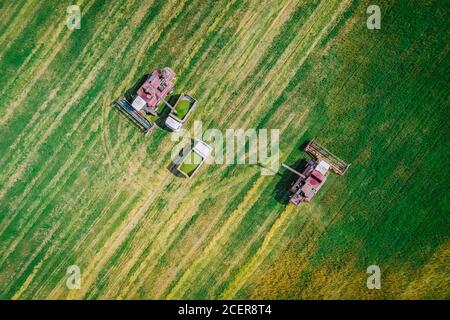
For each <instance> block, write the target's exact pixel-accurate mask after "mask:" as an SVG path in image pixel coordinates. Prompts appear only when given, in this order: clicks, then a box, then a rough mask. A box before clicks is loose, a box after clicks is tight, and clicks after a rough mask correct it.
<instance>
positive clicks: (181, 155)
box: [167, 145, 190, 179]
mask: <svg viewBox="0 0 450 320" xmlns="http://www.w3.org/2000/svg"><path fill="white" fill-rule="evenodd" d="M189 151H190V146H189V145H186V146H185V147H184V148H183V149H181V150H180V152H179V153H178V156H177V157H176V158H175V159H174V160H173V161H171V162H170V164H169V165H168V166H167V170H169V171H170V172H171V173H172V174H173V175H174V176H175V177H178V178H184V179H187V178H186V176H185V175H183V174H182V173H180V172H179V171H178V170H177V166H178V164H179V163H180V162H181V161H182V160H183V158H184V155H185V154H186V153H188V152H189Z"/></svg>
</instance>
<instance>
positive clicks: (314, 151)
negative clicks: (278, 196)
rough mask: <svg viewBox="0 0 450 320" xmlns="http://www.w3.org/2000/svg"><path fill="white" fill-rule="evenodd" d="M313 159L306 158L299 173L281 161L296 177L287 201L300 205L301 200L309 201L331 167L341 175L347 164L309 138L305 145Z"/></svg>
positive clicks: (321, 184)
mask: <svg viewBox="0 0 450 320" xmlns="http://www.w3.org/2000/svg"><path fill="white" fill-rule="evenodd" d="M305 151H306V152H308V153H309V154H310V155H311V156H313V157H314V158H315V160H308V161H307V162H306V167H305V168H304V169H303V172H302V173H300V172H298V171H296V170H294V169H292V168H291V167H289V166H287V165H286V164H284V163H283V166H284V167H285V168H287V169H288V170H290V171H291V172H293V173H295V174H296V175H297V176H298V179H297V180H296V181H295V182H294V184H293V185H292V187H291V190H290V192H291V197H290V200H289V202H290V203H293V204H295V205H296V206H298V205H300V204H301V203H302V202H310V201H311V199H312V198H313V197H314V195H315V194H316V193H317V192H318V191H319V189H320V188H321V187H322V186H323V184H324V183H325V181H326V180H327V173H328V171H329V170H330V169H331V170H333V171H334V172H335V173H336V174H338V175H343V174H344V173H345V172H346V171H347V169H348V167H349V166H350V165H349V164H347V163H345V162H344V161H342V160H341V159H339V158H338V157H336V156H335V155H334V154H332V153H331V152H329V151H328V150H327V149H325V148H324V147H322V146H321V145H320V144H318V143H317V142H315V141H314V140H311V141H310V142H309V143H308V144H307V146H306V147H305Z"/></svg>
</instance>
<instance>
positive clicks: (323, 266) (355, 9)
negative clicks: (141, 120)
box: [0, 0, 450, 299]
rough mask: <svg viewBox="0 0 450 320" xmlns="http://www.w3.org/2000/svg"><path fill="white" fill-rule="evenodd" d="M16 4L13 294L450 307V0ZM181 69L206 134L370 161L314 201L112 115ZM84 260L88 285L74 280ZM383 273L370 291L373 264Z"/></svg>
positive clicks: (2, 112) (1, 188)
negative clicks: (135, 92)
mask: <svg viewBox="0 0 450 320" xmlns="http://www.w3.org/2000/svg"><path fill="white" fill-rule="evenodd" d="M69 4H72V1H56V0H49V1H38V0H30V1H26V0H23V1H1V2H0V16H1V17H2V18H1V19H0V66H1V72H0V88H1V92H0V298H1V299H75V298H76V299H116V298H123V299H180V298H188V299H194V298H198V299H216V298H244V299H245V298H249V299H269V298H270V299H312V298H318V299H322V298H337V299H344V298H356V299H402V298H403V299H421V298H432V299H445V298H447V299H448V298H450V291H449V287H448V283H449V280H450V279H449V274H450V273H449V268H448V266H449V262H450V261H449V257H450V240H449V234H450V232H449V231H450V222H449V212H450V210H449V209H450V205H449V201H450V197H449V181H450V173H449V169H448V168H449V159H450V152H449V150H450V128H449V116H450V112H449V94H448V93H449V90H448V84H449V82H450V81H449V80H450V79H449V75H450V73H449V65H450V61H449V45H448V39H449V38H450V37H449V30H450V28H449V27H450V26H449V21H450V19H449V12H450V10H449V9H450V8H449V2H448V1H431V0H423V1H404V0H390V1H387V0H379V1H377V3H376V4H377V5H379V6H380V8H381V14H382V25H381V30H368V29H367V27H366V20H367V17H368V14H367V13H366V9H367V7H368V6H369V5H370V4H373V3H372V2H371V1H356V0H353V1H352V0H295V1H290V0H283V1H281V0H268V1H244V0H230V1H199V0H194V1H187V0H186V1H156V0H155V1H151V0H150V1H148V0H129V1H106V0H80V1H77V4H79V5H80V7H81V16H82V18H81V28H80V29H79V30H73V31H71V30H68V28H67V27H66V26H65V21H66V19H67V13H66V8H67V6H68V5H69ZM165 66H169V67H171V68H172V69H173V70H174V71H175V72H176V73H177V80H176V84H175V92H174V93H175V94H177V93H178V94H179V93H182V92H188V93H189V94H190V95H192V96H193V97H195V99H196V100H198V107H197V109H196V110H195V112H194V113H193V114H192V116H191V118H190V120H189V121H188V122H187V123H186V125H185V128H186V129H187V130H189V131H192V129H193V123H194V121H195V120H199V121H202V122H203V129H204V130H205V129H208V128H216V129H219V130H220V131H221V132H225V130H226V129H228V128H234V129H236V128H242V129H248V128H256V129H279V130H280V162H285V163H287V164H290V165H294V166H295V163H296V162H297V161H299V160H301V159H302V158H305V157H306V154H305V153H304V152H302V151H301V149H300V148H301V146H302V145H303V144H304V143H305V142H306V141H308V140H310V139H313V138H314V139H317V141H318V142H320V143H322V144H323V145H324V146H325V147H326V148H327V149H329V150H330V151H332V152H334V153H335V154H336V155H337V156H339V157H340V158H342V159H344V160H345V161H347V162H349V163H351V166H350V168H349V170H348V171H347V173H346V174H345V175H344V176H336V175H330V176H329V178H328V180H327V182H326V184H325V185H324V186H323V188H321V190H320V192H319V193H318V194H317V196H316V197H315V198H314V199H313V201H312V202H311V203H310V204H308V205H305V206H302V207H293V206H291V205H287V204H286V199H287V196H288V193H287V192H288V189H289V186H290V184H291V182H292V181H293V180H294V179H295V177H294V176H293V175H292V174H290V173H288V172H286V171H285V170H284V169H280V171H279V174H278V175H273V176H266V175H261V168H260V167H259V166H257V165H225V164H204V165H203V167H202V168H201V170H200V171H199V172H198V173H197V174H196V176H195V177H193V178H192V179H185V178H181V177H178V176H177V175H175V174H174V173H173V172H172V171H171V170H169V167H170V165H171V153H172V148H173V147H174V145H175V144H176V143H175V142H173V141H172V140H171V137H170V135H171V133H170V132H168V131H165V130H164V129H161V128H157V129H155V131H154V132H153V133H152V134H151V135H148V136H144V135H143V134H142V133H141V132H140V131H139V130H137V129H136V128H135V127H134V126H133V125H132V124H131V123H130V121H128V120H127V119H126V118H125V117H123V116H121V115H120V114H119V113H118V112H116V111H115V110H114V109H113V108H112V107H111V106H112V103H113V102H114V100H115V99H117V98H118V97H121V96H122V95H124V93H125V92H126V91H127V90H128V89H129V88H131V87H132V86H133V85H134V84H135V83H136V81H137V80H138V79H139V78H141V77H142V76H143V75H145V74H148V73H149V72H151V71H153V70H155V69H158V68H163V67H165ZM71 265H77V266H79V267H80V270H81V288H80V289H79V290H69V289H68V288H67V287H66V280H67V278H68V275H67V274H66V270H67V268H68V267H69V266H71ZM369 265H378V266H379V267H380V269H381V274H382V275H381V285H382V288H381V290H368V289H367V287H366V280H367V277H368V274H366V269H367V267H368V266H369Z"/></svg>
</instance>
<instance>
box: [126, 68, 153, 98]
mask: <svg viewBox="0 0 450 320" xmlns="http://www.w3.org/2000/svg"><path fill="white" fill-rule="evenodd" d="M149 76H150V75H149V74H144V75H143V76H142V77H140V78H139V80H138V81H137V82H136V83H135V84H134V85H133V86H132V87H131V88H130V89H128V90H127V91H125V98H126V99H127V100H128V101H133V100H134V98H135V97H136V92H137V91H138V89H139V88H140V87H141V86H142V85H143V84H144V82H145V80H147V78H148V77H149Z"/></svg>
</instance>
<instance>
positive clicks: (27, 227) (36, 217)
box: [0, 145, 92, 266]
mask: <svg viewBox="0 0 450 320" xmlns="http://www.w3.org/2000/svg"><path fill="white" fill-rule="evenodd" d="M91 147H92V145H91ZM81 150H82V149H78V150H77V151H76V152H74V153H72V155H71V156H70V157H69V159H68V160H67V161H66V162H65V163H64V165H63V167H62V168H61V169H60V170H59V171H58V173H57V174H56V175H55V176H54V177H53V178H52V180H51V182H50V183H49V184H48V185H47V186H46V187H45V188H43V189H42V191H41V192H42V194H47V192H48V191H49V190H50V189H52V188H54V187H55V186H60V187H61V188H62V187H63V186H61V185H58V183H59V180H60V179H61V178H62V177H63V176H64V174H65V173H66V171H67V170H68V169H69V168H71V167H72V163H73V162H74V161H76V159H77V157H78V155H79V152H81ZM56 194H58V190H56V191H55V192H54V194H53V195H52V196H50V197H53V196H54V195H56ZM38 207H39V208H38ZM45 207H46V204H45V202H44V203H42V202H39V201H38V200H35V201H34V202H33V203H32V205H31V206H30V207H28V208H27V210H28V212H33V211H34V210H35V209H37V211H40V212H41V213H40V214H38V213H35V214H34V215H33V217H32V219H31V220H30V221H28V222H27V224H26V225H25V226H23V228H22V232H21V234H20V235H18V236H17V237H15V239H14V241H13V242H12V244H10V245H9V247H8V248H7V249H6V250H5V251H4V252H3V254H2V256H0V266H1V265H3V264H4V263H5V261H6V260H7V259H8V257H9V255H10V254H11V253H12V252H13V251H14V250H15V248H16V247H17V245H18V244H19V243H20V242H21V241H22V240H23V239H24V237H25V236H26V235H27V234H28V232H29V230H30V229H31V228H32V227H33V226H34V225H35V224H36V223H37V221H39V218H40V216H41V214H42V213H43V212H44V208H45ZM17 212H20V211H19V210H18V211H17ZM4 249H5V248H4Z"/></svg>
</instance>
